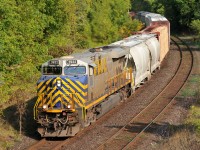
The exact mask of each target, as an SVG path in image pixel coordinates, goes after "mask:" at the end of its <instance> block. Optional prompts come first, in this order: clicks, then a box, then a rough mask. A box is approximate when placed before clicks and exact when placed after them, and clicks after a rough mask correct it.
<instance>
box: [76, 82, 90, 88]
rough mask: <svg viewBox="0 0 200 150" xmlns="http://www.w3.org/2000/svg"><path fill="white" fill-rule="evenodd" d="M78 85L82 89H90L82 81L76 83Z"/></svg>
mask: <svg viewBox="0 0 200 150" xmlns="http://www.w3.org/2000/svg"><path fill="white" fill-rule="evenodd" d="M76 83H77V84H78V85H79V86H80V87H82V88H83V89H87V88H88V85H87V84H86V85H85V84H82V83H81V82H80V81H76Z"/></svg>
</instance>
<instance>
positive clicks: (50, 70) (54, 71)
mask: <svg viewBox="0 0 200 150" xmlns="http://www.w3.org/2000/svg"><path fill="white" fill-rule="evenodd" d="M42 70H43V74H44V75H61V74H62V67H59V66H56V67H55V66H54V67H51V66H46V67H43V69H42Z"/></svg>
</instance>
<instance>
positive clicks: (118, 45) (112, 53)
mask: <svg viewBox="0 0 200 150" xmlns="http://www.w3.org/2000/svg"><path fill="white" fill-rule="evenodd" d="M152 37H155V34H139V35H132V36H130V37H128V38H125V39H123V40H121V41H117V42H114V43H112V44H110V45H107V46H102V47H96V48H91V49H89V50H87V51H85V52H82V53H76V54H72V55H70V56H62V57H60V58H55V59H54V60H69V59H77V60H82V61H84V62H86V63H88V64H90V63H93V59H92V58H93V57H98V56H100V55H101V57H102V58H103V57H109V58H111V59H112V58H120V57H122V56H125V55H126V54H129V53H130V52H129V49H130V47H134V46H136V45H138V44H140V43H143V42H145V41H146V40H147V39H150V38H152Z"/></svg>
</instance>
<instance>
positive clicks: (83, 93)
mask: <svg viewBox="0 0 200 150" xmlns="http://www.w3.org/2000/svg"><path fill="white" fill-rule="evenodd" d="M70 83H71V84H72V86H74V85H75V84H74V83H73V82H72V81H71V82H70ZM63 84H64V85H65V86H67V87H68V88H69V89H71V90H72V91H73V92H74V93H75V91H74V89H73V88H72V87H70V86H69V85H68V84H67V83H66V82H64V81H63ZM75 86H76V85H75ZM76 87H77V86H76ZM76 87H75V88H76ZM76 89H77V88H76ZM78 89H79V88H78ZM78 89H77V90H78ZM78 91H79V92H80V93H82V95H83V96H87V92H83V91H82V90H80V89H79V90H78Z"/></svg>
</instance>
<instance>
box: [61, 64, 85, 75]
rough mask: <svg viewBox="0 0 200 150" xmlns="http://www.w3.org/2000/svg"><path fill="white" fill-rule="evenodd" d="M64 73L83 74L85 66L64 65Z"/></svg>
mask: <svg viewBox="0 0 200 150" xmlns="http://www.w3.org/2000/svg"><path fill="white" fill-rule="evenodd" d="M64 73H65V75H76V74H78V75H79V74H85V73H86V68H85V66H66V67H65V68H64Z"/></svg>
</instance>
